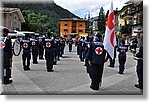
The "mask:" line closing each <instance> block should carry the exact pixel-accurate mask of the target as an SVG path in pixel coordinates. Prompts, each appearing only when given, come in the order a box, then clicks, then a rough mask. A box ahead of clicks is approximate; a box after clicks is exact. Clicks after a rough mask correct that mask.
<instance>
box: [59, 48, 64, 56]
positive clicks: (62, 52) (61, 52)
mask: <svg viewBox="0 0 150 102" xmlns="http://www.w3.org/2000/svg"><path fill="white" fill-rule="evenodd" d="M64 48H65V47H61V50H60V56H61V57H62V55H63V54H64Z"/></svg>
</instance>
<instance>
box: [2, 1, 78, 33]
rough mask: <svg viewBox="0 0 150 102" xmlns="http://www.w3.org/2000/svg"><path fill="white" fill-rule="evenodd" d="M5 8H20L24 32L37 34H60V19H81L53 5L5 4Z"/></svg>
mask: <svg viewBox="0 0 150 102" xmlns="http://www.w3.org/2000/svg"><path fill="white" fill-rule="evenodd" d="M3 4H4V7H11V8H20V10H21V11H22V14H23V16H24V18H25V21H26V22H25V23H23V24H22V30H27V31H34V32H37V33H43V34H47V33H51V34H59V19H60V18H75V17H76V18H79V17H77V16H76V15H74V14H72V13H71V12H69V11H68V10H66V9H64V8H62V7H60V6H58V5H56V4H55V3H54V2H52V3H48V2H46V3H18V4H17V3H9V4H8V3H3Z"/></svg>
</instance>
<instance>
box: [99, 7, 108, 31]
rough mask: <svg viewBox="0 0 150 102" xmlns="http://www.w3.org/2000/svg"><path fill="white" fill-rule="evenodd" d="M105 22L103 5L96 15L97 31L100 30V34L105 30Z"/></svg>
mask: <svg viewBox="0 0 150 102" xmlns="http://www.w3.org/2000/svg"><path fill="white" fill-rule="evenodd" d="M105 23H106V18H105V12H104V9H103V7H101V9H100V12H99V17H98V31H99V32H100V34H103V33H104V32H105Z"/></svg>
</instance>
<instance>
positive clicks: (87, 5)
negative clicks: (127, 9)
mask: <svg viewBox="0 0 150 102" xmlns="http://www.w3.org/2000/svg"><path fill="white" fill-rule="evenodd" d="M0 1H5V2H7V1H9V2H10V0H0ZM11 1H12V2H18V1H21V2H23V1H25V2H34V3H36V2H51V1H54V2H55V3H56V4H57V5H59V6H61V7H63V8H65V9H67V10H69V11H70V12H72V13H74V14H75V15H77V16H79V17H81V18H84V16H85V15H86V14H87V13H90V16H91V17H95V16H98V13H99V11H100V8H101V7H103V8H104V10H105V13H106V12H107V10H109V8H110V3H111V1H113V6H114V9H116V8H118V9H121V8H122V7H123V6H124V5H125V4H124V3H125V2H127V1H129V0H11Z"/></svg>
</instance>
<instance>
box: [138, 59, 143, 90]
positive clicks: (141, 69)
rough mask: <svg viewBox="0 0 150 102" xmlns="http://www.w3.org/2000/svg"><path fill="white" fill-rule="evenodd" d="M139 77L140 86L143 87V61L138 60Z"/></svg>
mask: <svg viewBox="0 0 150 102" xmlns="http://www.w3.org/2000/svg"><path fill="white" fill-rule="evenodd" d="M137 77H138V82H139V86H140V87H142V88H143V61H138V65H137Z"/></svg>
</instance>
